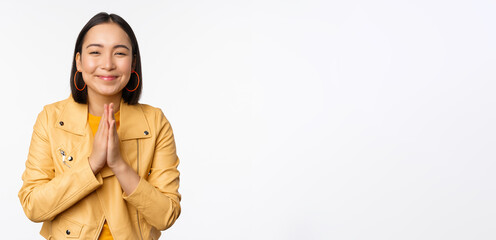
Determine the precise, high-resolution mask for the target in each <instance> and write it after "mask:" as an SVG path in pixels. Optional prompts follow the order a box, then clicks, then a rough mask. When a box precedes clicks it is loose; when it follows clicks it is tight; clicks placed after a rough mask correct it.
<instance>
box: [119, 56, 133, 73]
mask: <svg viewBox="0 0 496 240" xmlns="http://www.w3.org/2000/svg"><path fill="white" fill-rule="evenodd" d="M117 65H118V68H119V69H120V70H121V71H122V72H124V73H127V72H131V70H132V69H131V60H130V59H122V60H121V61H119V62H118V63H117Z"/></svg>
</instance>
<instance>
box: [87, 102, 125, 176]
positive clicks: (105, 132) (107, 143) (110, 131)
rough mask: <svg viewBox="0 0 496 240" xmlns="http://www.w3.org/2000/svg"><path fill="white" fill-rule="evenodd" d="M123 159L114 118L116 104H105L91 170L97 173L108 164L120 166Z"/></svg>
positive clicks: (113, 166)
mask: <svg viewBox="0 0 496 240" xmlns="http://www.w3.org/2000/svg"><path fill="white" fill-rule="evenodd" d="M123 161H124V160H123V159H122V156H121V152H120V147H119V136H118V135H117V127H116V125H115V118H114V104H113V103H110V104H104V105H103V116H102V118H101V120H100V124H99V125H98V130H97V132H96V134H95V137H94V141H93V150H92V152H91V155H90V158H89V162H90V167H91V170H93V173H94V174H97V173H98V172H99V171H100V170H101V169H102V168H103V167H104V166H105V164H107V166H109V168H110V169H112V170H114V168H116V167H118V166H119V165H120V164H121V163H122V162H123Z"/></svg>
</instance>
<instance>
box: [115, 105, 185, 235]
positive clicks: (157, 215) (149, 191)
mask: <svg viewBox="0 0 496 240" xmlns="http://www.w3.org/2000/svg"><path fill="white" fill-rule="evenodd" d="M157 118H158V119H157V120H156V122H157V124H158V125H159V128H158V129H159V130H158V132H157V139H156V143H155V153H154V158H153V162H152V165H151V169H150V174H149V176H148V178H147V179H146V180H145V179H144V178H140V180H139V182H138V186H137V187H136V189H134V191H133V192H132V193H131V194H129V195H127V194H126V193H123V198H124V199H125V200H126V201H127V202H129V203H130V204H132V205H133V206H135V207H136V209H137V210H138V212H139V213H140V214H142V215H143V217H144V218H145V220H146V221H147V222H148V223H149V224H150V225H152V226H154V227H155V228H157V229H158V230H165V229H167V228H169V227H170V226H172V224H174V222H175V221H176V219H177V218H178V217H179V215H180V213H181V206H180V204H179V202H180V200H181V195H180V194H179V192H178V188H179V171H178V170H177V166H178V165H179V158H178V157H177V155H176V145H175V141H174V135H173V132H172V128H171V126H170V124H169V122H168V121H167V119H166V118H165V116H164V115H163V113H162V112H161V111H160V114H157Z"/></svg>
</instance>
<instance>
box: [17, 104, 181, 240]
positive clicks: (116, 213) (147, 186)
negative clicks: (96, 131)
mask: <svg viewBox="0 0 496 240" xmlns="http://www.w3.org/2000/svg"><path fill="white" fill-rule="evenodd" d="M120 106H121V107H120V127H119V130H118V135H119V139H120V148H121V154H122V157H123V158H124V160H125V161H127V163H128V164H129V165H130V166H132V167H133V168H134V170H135V171H136V172H137V173H138V174H139V176H140V177H141V179H140V182H139V184H138V186H137V188H136V190H135V191H134V192H133V193H131V194H130V195H126V194H125V193H124V192H123V191H122V189H121V186H120V185H119V182H118V180H117V178H116V177H115V176H114V173H113V172H112V171H111V170H110V169H109V168H108V167H105V168H104V169H102V171H100V172H99V173H98V174H97V175H94V174H93V172H92V170H91V168H90V165H89V162H88V158H89V156H90V153H91V150H92V146H93V134H92V132H91V129H90V126H89V124H88V123H87V119H88V117H87V116H88V105H86V104H79V103H76V102H75V101H74V100H73V99H72V97H69V98H68V99H66V100H63V101H60V102H56V103H53V104H50V105H47V106H45V107H44V108H43V111H42V112H41V113H40V114H39V115H38V118H37V120H36V123H35V125H34V130H33V135H32V139H31V145H30V147H29V155H28V159H27V161H26V170H25V171H24V174H23V175H22V180H23V185H22V188H21V190H20V191H19V199H20V201H21V204H22V207H23V209H24V212H25V213H26V216H27V217H28V218H29V219H30V220H31V221H34V222H43V227H42V229H41V232H40V234H41V235H42V236H43V237H45V238H47V239H97V238H98V236H99V234H100V231H101V228H102V226H103V224H104V221H105V219H106V220H107V223H108V225H109V228H110V231H111V232H112V235H113V237H114V239H117V240H120V239H132V240H136V239H158V238H159V237H160V234H161V233H160V231H161V230H165V229H167V228H169V227H170V226H171V225H172V224H173V223H174V222H175V220H176V219H177V218H178V217H179V214H180V212H181V207H180V204H179V202H180V200H181V195H180V194H179V192H178V188H179V171H178V170H177V166H178V164H179V159H178V157H177V155H176V146H175V142H174V136H173V132H172V128H171V126H170V124H169V121H168V120H167V119H166V118H165V116H164V114H163V113H162V111H161V110H160V109H158V108H154V107H151V106H148V105H144V104H138V105H128V104H126V103H124V102H121V105H120Z"/></svg>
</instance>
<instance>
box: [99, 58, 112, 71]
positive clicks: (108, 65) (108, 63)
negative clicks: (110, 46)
mask: <svg viewBox="0 0 496 240" xmlns="http://www.w3.org/2000/svg"><path fill="white" fill-rule="evenodd" d="M101 67H102V69H105V70H112V69H114V68H115V64H114V59H113V57H112V54H107V55H106V56H105V57H103V58H102V63H101Z"/></svg>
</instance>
